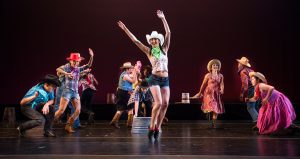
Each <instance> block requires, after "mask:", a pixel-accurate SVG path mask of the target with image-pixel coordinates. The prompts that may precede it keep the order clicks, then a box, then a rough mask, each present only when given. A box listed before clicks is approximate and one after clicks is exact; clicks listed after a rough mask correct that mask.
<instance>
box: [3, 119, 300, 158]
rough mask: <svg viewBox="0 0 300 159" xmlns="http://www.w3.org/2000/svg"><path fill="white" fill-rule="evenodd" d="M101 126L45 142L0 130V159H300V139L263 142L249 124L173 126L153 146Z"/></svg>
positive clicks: (34, 134)
mask: <svg viewBox="0 0 300 159" xmlns="http://www.w3.org/2000/svg"><path fill="white" fill-rule="evenodd" d="M108 123H109V121H97V122H96V123H95V124H94V125H91V126H88V127H86V128H84V129H79V130H78V131H77V132H76V133H74V134H67V133H65V131H64V130H63V126H62V125H56V126H55V128H56V129H55V131H56V134H57V135H58V137H56V138H46V137H43V136H42V129H41V128H38V129H35V130H31V131H29V132H27V135H28V137H26V138H19V137H18V135H17V131H16V129H15V128H14V126H11V125H10V126H8V125H6V124H4V123H2V124H1V127H0V128H1V129H0V158H6V159H10V158H14V159H18V158H25V159H36V158H43V159H48V158H55V159H61V158H67V159H75V158H76V159H77V158H78V159H79V158H84V159H91V158H102V159H104V158H128V159H129V158H130V159H136V158H143V159H149V158H169V159H173V158H208V159H210V158H218V159H219V158H221V159H222V158H226V159H229V158H230V159H232V158H243V159H246V158H252V159H254V158H270V159H275V158H300V133H299V132H297V133H295V134H293V135H276V136H263V135H257V134H256V133H255V132H253V131H252V130H251V127H252V124H251V123H249V122H247V121H222V122H221V121H220V122H219V123H218V127H219V128H218V129H210V128H209V126H208V124H207V122H206V121H203V120H202V121H170V122H169V123H168V124H167V125H165V126H164V127H163V133H162V137H161V139H160V141H153V142H149V140H148V138H147V137H146V134H131V130H130V129H128V128H126V125H125V123H124V121H123V122H121V124H120V125H121V129H114V128H112V127H111V126H109V125H108Z"/></svg>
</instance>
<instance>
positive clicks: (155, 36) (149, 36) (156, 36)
mask: <svg viewBox="0 0 300 159" xmlns="http://www.w3.org/2000/svg"><path fill="white" fill-rule="evenodd" d="M153 38H155V39H158V40H159V42H160V45H161V46H162V45H163V44H164V41H165V38H164V36H163V35H162V34H158V32H157V31H152V33H151V35H149V34H147V35H146V39H147V42H148V43H149V44H150V39H153Z"/></svg>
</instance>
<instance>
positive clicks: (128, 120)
mask: <svg viewBox="0 0 300 159" xmlns="http://www.w3.org/2000/svg"><path fill="white" fill-rule="evenodd" d="M132 121H133V114H128V119H127V127H128V128H131V127H132Z"/></svg>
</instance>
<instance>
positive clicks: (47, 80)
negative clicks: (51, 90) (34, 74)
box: [41, 74, 61, 87]
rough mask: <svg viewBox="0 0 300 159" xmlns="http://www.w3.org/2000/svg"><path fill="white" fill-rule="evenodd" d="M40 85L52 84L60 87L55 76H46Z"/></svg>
mask: <svg viewBox="0 0 300 159" xmlns="http://www.w3.org/2000/svg"><path fill="white" fill-rule="evenodd" d="M41 83H49V84H53V85H55V86H56V87H59V86H60V85H61V82H60V81H59V79H58V77H57V76H55V75H51V74H47V75H46V76H45V77H44V78H43V79H42V80H41Z"/></svg>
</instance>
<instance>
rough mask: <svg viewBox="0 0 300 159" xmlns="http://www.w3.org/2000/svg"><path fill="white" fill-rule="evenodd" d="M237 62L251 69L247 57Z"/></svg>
mask: <svg viewBox="0 0 300 159" xmlns="http://www.w3.org/2000/svg"><path fill="white" fill-rule="evenodd" d="M236 61H237V62H238V63H240V64H242V65H244V66H247V67H251V65H250V63H249V60H248V58H247V57H242V58H241V59H236Z"/></svg>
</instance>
